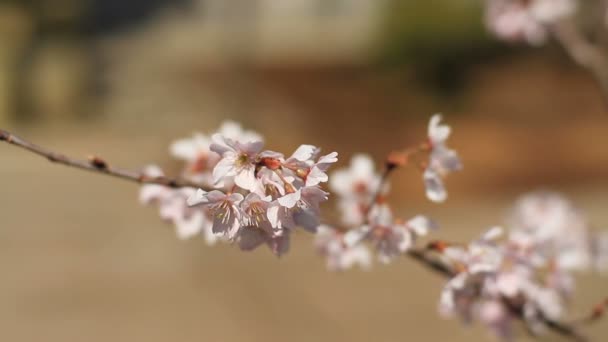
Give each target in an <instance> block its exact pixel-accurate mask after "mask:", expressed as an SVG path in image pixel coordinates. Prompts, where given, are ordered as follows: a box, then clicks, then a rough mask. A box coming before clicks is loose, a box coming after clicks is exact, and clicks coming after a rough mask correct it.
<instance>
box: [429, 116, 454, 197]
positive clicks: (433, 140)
mask: <svg viewBox="0 0 608 342" xmlns="http://www.w3.org/2000/svg"><path fill="white" fill-rule="evenodd" d="M440 122H441V115H439V114H435V115H433V117H431V120H430V122H429V128H428V135H429V145H430V149H431V151H430V155H429V162H428V165H427V166H426V168H425V170H424V174H423V179H424V184H425V188H426V196H427V198H428V199H430V200H431V201H433V202H443V201H445V200H446V199H447V197H448V194H447V191H446V190H445V187H444V185H443V178H444V177H445V176H446V175H447V174H448V173H450V172H454V171H459V170H461V169H462V163H461V162H460V158H458V154H456V152H455V151H454V150H451V149H449V148H448V147H447V145H446V141H447V139H448V138H449V136H450V133H451V128H450V127H449V126H447V125H442V124H440Z"/></svg>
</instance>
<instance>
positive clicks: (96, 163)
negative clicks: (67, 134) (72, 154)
mask: <svg viewBox="0 0 608 342" xmlns="http://www.w3.org/2000/svg"><path fill="white" fill-rule="evenodd" d="M89 163H90V164H91V166H93V167H94V168H96V169H98V170H107V169H108V163H107V162H106V161H105V160H103V159H101V158H100V157H97V156H89Z"/></svg>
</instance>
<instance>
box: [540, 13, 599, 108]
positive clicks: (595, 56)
mask: <svg viewBox="0 0 608 342" xmlns="http://www.w3.org/2000/svg"><path fill="white" fill-rule="evenodd" d="M551 29H552V32H553V35H554V36H555V38H556V39H557V41H558V42H559V43H560V44H561V45H562V47H563V48H564V49H565V50H566V52H567V53H568V54H569V55H570V57H571V58H572V59H573V60H574V61H575V62H576V63H577V64H579V65H580V66H582V67H583V68H585V69H587V70H588V71H589V72H590V73H591V74H592V75H593V77H594V78H595V80H596V82H597V83H598V85H599V87H600V91H601V92H602V97H603V98H604V101H605V103H606V105H607V106H608V54H607V53H606V51H604V50H602V48H601V47H600V46H598V45H595V44H594V43H592V42H591V41H590V40H589V39H587V37H585V35H584V34H583V32H581V30H580V28H579V27H578V26H577V25H576V24H575V23H574V22H573V21H572V20H571V19H565V20H562V21H560V22H558V23H556V24H554V25H552V26H551Z"/></svg>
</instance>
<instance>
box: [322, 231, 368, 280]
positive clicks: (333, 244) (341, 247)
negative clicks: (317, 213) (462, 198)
mask: <svg viewBox="0 0 608 342" xmlns="http://www.w3.org/2000/svg"><path fill="white" fill-rule="evenodd" d="M344 236H345V234H344V233H343V232H340V231H339V230H337V229H335V228H333V227H329V226H326V225H321V226H319V228H318V232H317V235H316V238H315V247H316V249H317V251H318V252H319V254H321V255H322V256H323V257H325V258H326V259H327V268H328V270H330V271H345V270H347V269H350V268H352V267H354V266H360V267H361V268H362V269H364V270H368V269H369V268H370V266H371V253H370V251H369V249H368V248H367V247H366V246H365V245H362V244H358V245H349V244H347V243H346V242H345V241H344Z"/></svg>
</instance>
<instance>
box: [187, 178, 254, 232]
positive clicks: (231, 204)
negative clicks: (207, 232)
mask: <svg viewBox="0 0 608 342" xmlns="http://www.w3.org/2000/svg"><path fill="white" fill-rule="evenodd" d="M242 200H243V195H241V194H239V193H229V194H225V193H223V192H221V191H219V190H213V191H209V192H207V191H204V190H201V189H199V190H197V191H196V193H195V194H194V195H192V196H190V197H189V198H188V201H187V203H188V205H189V206H202V207H204V208H207V210H209V214H210V215H211V217H212V219H213V232H214V233H215V234H223V235H225V236H226V237H228V238H230V239H232V238H234V237H235V236H236V234H237V232H238V230H239V228H240V225H241V223H240V219H241V211H240V209H239V207H238V204H239V203H240V202H241V201H242Z"/></svg>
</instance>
